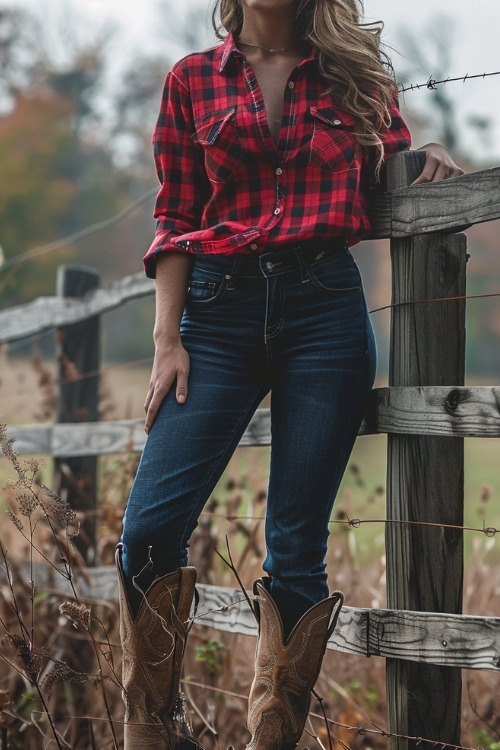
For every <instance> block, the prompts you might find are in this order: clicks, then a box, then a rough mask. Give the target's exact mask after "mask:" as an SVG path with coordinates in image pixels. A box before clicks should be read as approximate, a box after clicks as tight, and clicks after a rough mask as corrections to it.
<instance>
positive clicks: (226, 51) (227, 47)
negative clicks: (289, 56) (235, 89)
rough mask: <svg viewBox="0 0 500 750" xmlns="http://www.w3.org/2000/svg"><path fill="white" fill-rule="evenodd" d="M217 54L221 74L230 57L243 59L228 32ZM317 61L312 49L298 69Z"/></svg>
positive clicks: (315, 50) (316, 51)
mask: <svg viewBox="0 0 500 750" xmlns="http://www.w3.org/2000/svg"><path fill="white" fill-rule="evenodd" d="M218 52H219V59H220V62H219V73H223V72H224V71H225V69H226V66H227V65H228V62H229V60H230V59H231V58H232V57H243V55H242V53H241V52H240V50H239V49H238V47H237V46H236V41H235V38H234V34H233V32H232V31H230V32H229V33H228V35H227V37H226V38H225V40H224V42H223V43H222V44H221V45H220V46H219V48H218ZM317 59H318V50H317V48H316V47H312V48H311V50H310V51H309V52H308V53H307V54H306V56H305V57H304V59H303V60H301V61H300V63H299V64H298V66H297V67H298V68H302V67H303V66H304V65H306V64H307V63H310V62H316V61H317Z"/></svg>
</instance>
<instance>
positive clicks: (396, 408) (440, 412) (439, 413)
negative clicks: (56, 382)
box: [0, 386, 500, 458]
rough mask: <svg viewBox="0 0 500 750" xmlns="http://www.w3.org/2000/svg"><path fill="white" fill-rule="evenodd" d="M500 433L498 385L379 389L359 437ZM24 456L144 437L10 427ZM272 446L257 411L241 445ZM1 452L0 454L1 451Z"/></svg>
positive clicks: (131, 448)
mask: <svg viewBox="0 0 500 750" xmlns="http://www.w3.org/2000/svg"><path fill="white" fill-rule="evenodd" d="M382 433H393V434H399V435H439V436H442V437H488V438H494V437H500V387H498V386H474V387H466V386H463V387H461V388H450V387H449V386H426V387H418V388H417V387H414V388H412V387H395V388H375V389H374V390H373V391H372V393H371V397H370V403H369V406H368V411H367V415H366V416H365V419H364V421H363V424H362V425H361V428H360V431H359V434H360V435H375V434H382ZM8 435H9V437H11V438H13V439H14V440H15V445H14V448H15V450H16V451H17V453H19V454H20V455H49V456H53V457H54V458H57V457H59V456H66V457H70V458H72V457H78V456H92V455H113V454H116V453H124V452H127V451H128V452H132V453H138V452H141V451H142V449H143V448H144V442H145V439H146V436H145V434H144V423H143V421H142V420H138V419H123V420H117V421H110V422H81V423H69V424H60V423H54V424H34V425H23V426H20V427H9V428H8ZM270 444H271V417H270V412H269V409H258V411H257V412H256V413H255V415H254V416H253V418H252V420H251V422H250V424H249V426H248V427H247V429H246V431H245V433H244V435H243V437H242V439H241V441H240V446H259V445H261V446H266V445H270ZM0 455H1V452H0Z"/></svg>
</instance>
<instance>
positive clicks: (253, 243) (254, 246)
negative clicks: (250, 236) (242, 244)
mask: <svg viewBox="0 0 500 750" xmlns="http://www.w3.org/2000/svg"><path fill="white" fill-rule="evenodd" d="M250 250H258V246H257V245H256V244H255V242H252V244H251V245H250Z"/></svg>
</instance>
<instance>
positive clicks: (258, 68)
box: [252, 62, 295, 143]
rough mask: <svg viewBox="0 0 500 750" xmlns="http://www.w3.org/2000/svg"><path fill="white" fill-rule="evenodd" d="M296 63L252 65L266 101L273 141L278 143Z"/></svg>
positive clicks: (268, 122) (265, 106)
mask: <svg viewBox="0 0 500 750" xmlns="http://www.w3.org/2000/svg"><path fill="white" fill-rule="evenodd" d="M294 67H295V63H293V64H288V65H265V64H264V65H263V64H259V63H255V62H254V63H253V64H252V70H253V73H254V74H255V78H256V80H257V83H258V87H259V89H260V93H261V94H262V98H263V100H264V108H265V112H266V118H267V124H268V127H269V130H270V132H271V135H272V137H273V140H274V142H275V143H277V142H278V139H279V133H280V129H281V123H282V119H283V106H284V96H285V91H286V87H287V84H288V81H289V78H290V74H291V72H292V70H293V68H294Z"/></svg>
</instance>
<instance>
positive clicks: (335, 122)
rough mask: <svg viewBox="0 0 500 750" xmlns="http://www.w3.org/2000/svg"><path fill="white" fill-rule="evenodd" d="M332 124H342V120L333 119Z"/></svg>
mask: <svg viewBox="0 0 500 750" xmlns="http://www.w3.org/2000/svg"><path fill="white" fill-rule="evenodd" d="M333 124H334V125H342V120H334V121H333Z"/></svg>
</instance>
